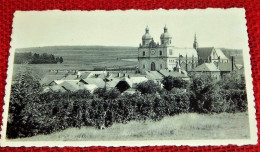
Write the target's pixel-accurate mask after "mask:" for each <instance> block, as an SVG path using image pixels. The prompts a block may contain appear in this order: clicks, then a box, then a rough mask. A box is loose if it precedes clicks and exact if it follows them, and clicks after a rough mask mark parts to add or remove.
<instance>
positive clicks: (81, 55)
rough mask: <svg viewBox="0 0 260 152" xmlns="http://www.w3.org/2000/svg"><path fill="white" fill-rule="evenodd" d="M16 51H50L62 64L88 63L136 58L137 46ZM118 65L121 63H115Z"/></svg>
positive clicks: (22, 49) (64, 47)
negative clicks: (59, 58) (60, 57)
mask: <svg viewBox="0 0 260 152" xmlns="http://www.w3.org/2000/svg"><path fill="white" fill-rule="evenodd" d="M16 52H32V53H50V54H54V55H55V56H62V57H63V59H64V63H63V64H79V65H82V64H83V65H88V64H93V63H100V62H104V61H112V62H114V61H116V60H121V59H137V47H121V46H119V47H117V46H46V47H33V48H19V49H16ZM116 65H118V66H120V65H121V64H116Z"/></svg>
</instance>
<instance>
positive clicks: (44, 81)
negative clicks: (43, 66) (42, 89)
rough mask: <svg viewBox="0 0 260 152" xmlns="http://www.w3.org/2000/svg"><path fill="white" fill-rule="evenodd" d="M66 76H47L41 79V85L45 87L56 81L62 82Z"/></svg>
mask: <svg viewBox="0 0 260 152" xmlns="http://www.w3.org/2000/svg"><path fill="white" fill-rule="evenodd" d="M63 76H64V75H46V76H45V77H44V78H42V79H41V81H40V83H41V84H42V85H43V84H45V85H48V84H50V83H51V82H52V81H54V80H60V79H61V78H62V77H63Z"/></svg>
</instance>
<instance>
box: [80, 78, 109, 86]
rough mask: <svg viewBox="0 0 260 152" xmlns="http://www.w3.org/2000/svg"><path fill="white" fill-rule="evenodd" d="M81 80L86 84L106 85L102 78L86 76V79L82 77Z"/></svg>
mask: <svg viewBox="0 0 260 152" xmlns="http://www.w3.org/2000/svg"><path fill="white" fill-rule="evenodd" d="M79 82H82V83H84V84H94V85H96V86H97V87H99V88H104V87H105V85H106V84H105V81H104V80H103V79H101V78H86V79H80V80H79Z"/></svg>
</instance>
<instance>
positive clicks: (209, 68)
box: [191, 63, 220, 72]
mask: <svg viewBox="0 0 260 152" xmlns="http://www.w3.org/2000/svg"><path fill="white" fill-rule="evenodd" d="M191 71H192V72H220V70H219V69H218V68H217V67H216V66H215V64H214V63H203V64H201V65H199V66H197V67H196V68H194V69H192V70H191Z"/></svg>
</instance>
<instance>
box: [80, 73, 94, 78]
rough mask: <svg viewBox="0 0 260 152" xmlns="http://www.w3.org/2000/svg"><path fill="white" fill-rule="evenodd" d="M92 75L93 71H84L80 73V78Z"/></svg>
mask: <svg viewBox="0 0 260 152" xmlns="http://www.w3.org/2000/svg"><path fill="white" fill-rule="evenodd" d="M90 75H91V72H82V73H80V77H79V79H86V78H88V77H89V76H90Z"/></svg>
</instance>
